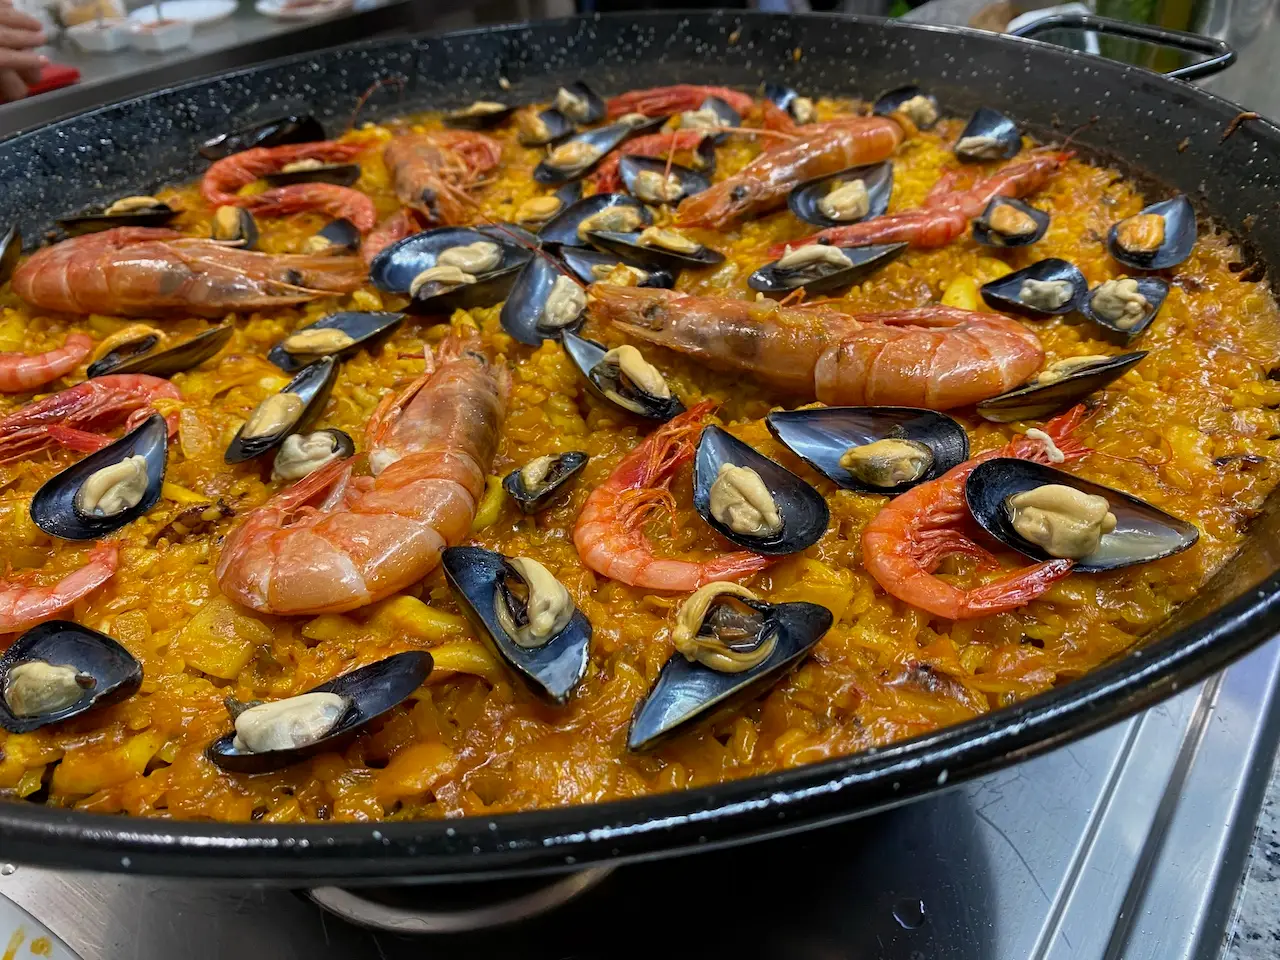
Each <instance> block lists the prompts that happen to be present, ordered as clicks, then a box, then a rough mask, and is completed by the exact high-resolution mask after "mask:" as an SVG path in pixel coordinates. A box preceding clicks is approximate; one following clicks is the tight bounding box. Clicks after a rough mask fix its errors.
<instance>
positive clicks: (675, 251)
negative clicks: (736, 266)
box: [587, 227, 724, 272]
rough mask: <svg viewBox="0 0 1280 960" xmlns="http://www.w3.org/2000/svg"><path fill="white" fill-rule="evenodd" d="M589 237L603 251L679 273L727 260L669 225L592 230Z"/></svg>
mask: <svg viewBox="0 0 1280 960" xmlns="http://www.w3.org/2000/svg"><path fill="white" fill-rule="evenodd" d="M587 238H588V239H589V240H590V241H591V243H592V244H593V245H595V246H596V247H599V248H600V249H601V250H608V251H609V252H610V253H616V254H617V255H618V256H620V257H624V258H625V259H627V260H631V261H633V262H635V263H641V264H644V265H645V266H647V267H657V268H660V269H666V270H671V271H675V272H678V271H680V270H686V269H696V268H698V267H714V266H715V265H716V264H718V263H723V262H724V254H723V253H720V252H719V251H718V250H712V249H711V248H710V247H708V246H705V245H704V244H703V243H701V242H700V241H698V240H694V239H693V238H692V237H690V236H688V235H686V234H684V233H681V232H680V231H679V230H673V229H670V228H667V227H646V228H645V229H643V230H640V231H638V232H630V233H621V232H618V231H615V230H592V231H590V232H589V233H588V234H587Z"/></svg>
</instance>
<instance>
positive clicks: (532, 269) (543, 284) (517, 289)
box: [500, 257, 590, 347]
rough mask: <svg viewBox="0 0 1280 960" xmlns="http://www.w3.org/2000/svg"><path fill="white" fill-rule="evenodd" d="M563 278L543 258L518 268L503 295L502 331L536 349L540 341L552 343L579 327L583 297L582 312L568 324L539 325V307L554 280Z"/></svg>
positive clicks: (581, 319)
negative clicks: (517, 272) (505, 294)
mask: <svg viewBox="0 0 1280 960" xmlns="http://www.w3.org/2000/svg"><path fill="white" fill-rule="evenodd" d="M564 275H565V271H564V270H562V269H561V268H560V266H559V265H558V264H557V263H555V262H553V261H552V260H550V259H549V258H547V257H534V258H533V259H532V260H530V261H529V262H528V263H526V264H525V265H524V266H523V267H521V268H520V274H519V276H517V277H516V280H515V283H514V284H513V285H512V287H511V291H510V292H509V293H508V294H507V302H506V303H504V304H503V305H502V314H501V317H500V320H501V323H502V329H504V330H506V331H507V333H509V334H511V336H513V337H515V338H516V339H517V340H519V341H520V342H521V343H525V344H528V345H529V346H531V347H536V346H538V345H539V344H541V343H542V341H543V340H555V339H556V338H557V337H559V336H560V334H561V332H562V331H564V330H576V329H578V328H579V327H581V326H582V322H583V319H584V318H585V317H586V306H585V295H584V300H583V303H584V305H583V309H582V310H581V311H580V312H579V313H578V316H577V317H576V318H575V319H574V320H572V321H571V322H570V323H567V324H565V325H564V326H563V327H550V326H545V325H544V323H543V308H544V307H545V306H546V303H547V298H548V297H549V296H550V294H551V291H552V288H554V287H555V284H556V281H557V280H558V279H559V278H560V277H561V276H564ZM570 280H571V281H572V280H573V278H572V277H571V278H570ZM573 282H574V286H575V288H578V289H580V284H578V283H577V282H576V281H573ZM587 282H590V281H587Z"/></svg>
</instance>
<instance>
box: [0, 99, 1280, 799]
mask: <svg viewBox="0 0 1280 960" xmlns="http://www.w3.org/2000/svg"><path fill="white" fill-rule="evenodd" d="M192 150H193V152H195V151H198V152H199V153H200V154H201V155H202V156H203V157H204V158H205V159H206V160H207V161H208V166H207V169H206V170H205V171H204V173H203V175H202V176H201V178H200V179H199V181H198V182H195V183H191V184H184V185H164V186H159V187H157V188H156V189H155V190H154V191H153V193H152V194H151V195H147V196H131V197H104V198H103V203H102V205H101V206H100V207H98V208H95V209H92V210H82V211H68V212H67V216H65V217H63V218H62V219H60V220H59V221H58V223H57V227H58V233H57V234H56V237H57V239H55V240H54V241H53V242H50V243H49V244H47V245H45V246H41V247H39V248H38V249H35V250H33V251H32V250H28V251H27V252H26V253H24V251H23V242H22V238H21V236H20V235H19V234H18V231H17V230H16V229H13V230H10V231H9V232H8V234H7V235H6V236H4V237H3V239H0V349H2V350H3V351H4V352H0V392H2V394H3V396H2V397H0V516H2V518H3V519H2V522H0V548H2V549H3V554H4V557H5V560H6V571H5V572H4V574H3V577H0V634H3V635H4V636H5V638H6V640H5V643H4V650H3V655H2V656H0V728H2V732H0V791H2V792H3V794H4V796H6V797H7V798H9V799H11V800H25V801H27V802H37V803H44V804H48V805H52V806H58V807H68V808H76V809H79V810H85V811H93V812H101V813H128V814H134V815H145V816H160V817H177V818H203V819H212V820H226V821H245V820H259V821H264V822H272V823H280V822H301V821H324V820H382V819H413V818H425V817H450V816H463V815H471V814H491V813H497V812H503V811H512V810H522V809H530V808H535V807H542V806H551V805H559V804H569V803H584V802H596V801H604V800H611V799H618V798H624V797H633V796H639V795H644V794H647V793H653V792H660V791H669V790H675V789H681V788H687V787H693V786H699V785H704V784H710V783H716V782H721V781H724V780H727V779H732V778H740V777H746V776H751V775H754V774H760V773H765V772H769V771H774V770H779V769H784V768H788V767H792V766H796V765H799V764H806V763H812V762H815V761H819V760H823V759H827V758H831V757H835V756H840V755H845V754H849V753H854V752H857V751H863V750H867V749H870V748H874V747H877V746H881V745H884V744H887V743H890V742H892V741H895V740H900V739H903V738H907V737H911V736H914V735H917V734H921V733H924V732H927V731H930V730H933V729H936V728H938V727H940V726H944V725H947V724H953V723H958V722H961V721H964V720H966V719H970V718H973V717H975V716H978V715H980V714H983V713H986V712H988V711H991V710H995V709H999V708H1000V707H1003V706H1006V705H1009V704H1011V703H1014V702H1016V701H1018V700H1021V699H1024V698H1027V697H1030V696H1033V695H1035V694H1037V693H1040V692H1043V691H1045V690H1048V689H1050V688H1052V687H1053V686H1055V685H1057V684H1060V683H1066V682H1069V681H1071V680H1072V679H1073V678H1075V677H1079V676H1080V675H1082V674H1084V673H1086V672H1088V671H1090V670H1092V669H1094V668H1096V667H1098V666H1099V665H1101V664H1103V663H1105V662H1107V661H1109V660H1112V659H1114V658H1116V657H1118V656H1121V655H1122V654H1124V653H1125V652H1126V651H1128V650H1130V649H1131V648H1133V647H1134V646H1135V645H1137V644H1139V643H1140V642H1141V640H1142V638H1143V636H1144V635H1145V634H1147V633H1149V632H1150V631H1151V630H1152V629H1153V628H1155V627H1156V626H1158V625H1159V624H1161V623H1162V622H1163V621H1165V620H1166V619H1167V618H1168V617H1169V616H1170V614H1171V612H1172V611H1173V610H1174V609H1175V608H1176V607H1177V606H1178V605H1179V604H1180V603H1182V602H1183V601H1185V600H1187V599H1188V598H1189V597H1191V596H1192V595H1193V594H1195V592H1196V591H1197V590H1198V589H1199V588H1200V587H1201V586H1202V585H1203V584H1204V583H1205V582H1206V580H1207V579H1208V578H1209V577H1210V576H1211V575H1212V574H1213V573H1214V571H1215V570H1217V569H1218V568H1219V567H1221V566H1222V564H1223V563H1224V562H1225V561H1226V560H1227V558H1229V557H1230V555H1231V554H1232V553H1233V552H1234V551H1235V550H1236V549H1237V547H1238V546H1239V545H1240V543H1241V541H1242V540H1243V538H1244V536H1245V532H1246V529H1247V526H1248V523H1249V520H1250V519H1251V517H1252V516H1253V515H1255V514H1256V513H1257V511H1258V510H1259V509H1260V508H1261V505H1262V503H1263V501H1264V499H1265V498H1266V496H1267V494H1268V493H1269V492H1270V491H1271V490H1272V488H1273V487H1274V486H1275V485H1276V482H1277V480H1280V472H1278V471H1277V467H1276V458H1275V445H1276V443H1277V442H1280V413H1278V412H1277V408H1280V380H1278V379H1276V377H1277V376H1280V375H1277V374H1275V373H1274V369H1275V364H1276V358H1277V355H1278V354H1280V315H1278V313H1277V306H1276V303H1275V301H1274V300H1273V298H1272V296H1271V294H1270V292H1269V290H1268V288H1267V286H1266V285H1265V283H1263V282H1261V278H1260V277H1258V276H1256V275H1254V273H1253V272H1252V271H1251V270H1250V269H1249V268H1248V266H1247V262H1246V258H1245V257H1244V256H1243V255H1242V254H1241V252H1240V250H1239V249H1238V247H1237V246H1236V245H1235V244H1234V243H1233V241H1232V239H1231V238H1230V237H1228V236H1226V235H1224V234H1222V233H1220V232H1218V231H1217V230H1215V229H1214V228H1213V227H1212V226H1211V225H1209V224H1206V223H1203V222H1200V223H1198V222H1197V219H1196V215H1195V210H1194V208H1193V206H1192V204H1191V203H1190V202H1189V201H1188V199H1187V198H1185V197H1181V196H1172V197H1163V198H1151V197H1144V196H1143V194H1142V193H1141V192H1140V191H1139V189H1138V187H1137V185H1136V184H1135V183H1134V182H1133V181H1132V180H1130V179H1128V178H1126V177H1125V176H1124V175H1123V174H1122V173H1120V172H1119V171H1117V170H1115V169H1111V168H1109V167H1107V166H1104V165H1100V164H1098V163H1094V162H1089V161H1087V160H1086V159H1084V158H1082V157H1080V156H1077V155H1075V154H1074V152H1073V151H1072V149H1071V146H1070V143H1069V142H1063V143H1057V144H1041V143H1037V142H1035V141H1033V140H1032V139H1031V138H1030V137H1028V136H1026V135H1025V133H1024V132H1023V131H1022V130H1021V129H1020V128H1019V126H1018V124H1017V123H1016V122H1015V121H1013V120H1012V119H1010V118H1008V117H1006V116H1003V115H1001V114H1000V113H998V112H996V111H993V110H990V109H986V108H983V109H979V110H978V111H977V112H975V113H974V114H973V115H972V116H971V117H968V118H951V117H947V116H944V115H943V114H942V112H941V110H940V107H939V104H938V103H937V101H936V99H935V98H934V97H932V96H931V95H930V94H929V92H928V91H923V90H919V89H916V88H914V87H907V88H902V89H899V90H893V91H889V92H887V93H885V94H883V95H881V96H879V97H878V98H876V99H875V100H874V101H868V102H859V101H853V100H836V99H826V98H817V97H811V96H807V95H806V94H805V92H804V91H797V90H793V89H789V88H785V87H780V86H773V85H766V86H764V87H762V88H760V89H756V90H734V89H728V88H724V87H705V86H692V85H680V86H673V87H663V88H657V89H650V90H637V91H629V92H624V93H621V94H619V95H616V96H613V97H608V98H606V97H602V96H600V95H599V93H598V92H597V91H595V90H593V89H592V88H591V87H590V86H588V85H587V84H584V83H572V84H567V85H566V86H564V87H562V88H560V89H559V90H558V91H557V93H556V95H555V97H554V99H553V100H551V101H548V102H542V103H535V104H527V103H513V102H512V103H509V102H499V101H478V102H475V103H472V104H469V105H465V106H459V107H458V108H456V109H454V110H451V111H448V112H433V113H423V114H417V115H409V116H404V117H401V118H398V119H394V120H388V121H383V122H377V123H375V122H360V123H354V122H353V124H352V125H351V126H350V127H348V128H347V129H344V130H338V129H334V128H333V127H332V125H331V128H330V129H326V128H325V126H324V125H322V124H321V123H320V122H319V121H317V120H316V119H315V118H313V117H310V116H290V117H280V118H275V119H271V120H269V121H267V122H263V123H259V124H256V125H253V126H249V127H245V128H243V129H236V130H232V131H229V132H227V133H226V134H224V135H222V136H219V137H216V138H214V139H211V140H209V141H207V142H205V143H200V144H192ZM1153 199H1154V200H1155V202H1151V201H1152V200H1153Z"/></svg>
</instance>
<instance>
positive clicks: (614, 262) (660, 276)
mask: <svg viewBox="0 0 1280 960" xmlns="http://www.w3.org/2000/svg"><path fill="white" fill-rule="evenodd" d="M560 259H561V260H562V261H564V265H565V266H566V267H568V268H569V269H570V270H571V271H573V274H574V276H576V277H577V278H578V279H579V280H581V281H582V282H583V283H615V282H617V280H618V279H619V278H620V277H622V276H624V275H625V276H626V277H627V279H628V281H629V282H631V283H633V284H634V285H635V286H637V287H665V288H667V289H670V288H671V287H673V286H675V282H676V278H675V274H674V273H672V272H671V271H670V270H654V269H652V268H649V267H642V266H640V265H639V264H637V263H628V262H627V261H626V260H625V259H623V258H621V257H619V256H617V255H616V254H612V253H604V252H602V251H600V250H589V249H586V248H583V247H564V248H562V249H561V250H560Z"/></svg>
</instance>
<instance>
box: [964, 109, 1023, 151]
mask: <svg viewBox="0 0 1280 960" xmlns="http://www.w3.org/2000/svg"><path fill="white" fill-rule="evenodd" d="M952 149H953V150H954V152H955V155H956V158H957V159H959V160H962V161H964V162H966V163H981V162H983V161H986V160H1008V159H1010V158H1012V157H1015V156H1017V154H1018V151H1019V150H1021V149H1022V133H1021V132H1020V131H1019V130H1018V125H1017V124H1016V123H1014V122H1013V121H1012V120H1010V119H1009V118H1008V117H1006V116H1005V115H1004V114H1003V113H1000V112H999V111H997V110H992V109H991V108H990V107H979V108H978V109H977V110H975V111H974V113H973V116H972V117H970V118H969V122H968V123H967V124H966V125H965V128H964V130H962V131H961V132H960V136H959V137H958V138H957V139H956V142H955V146H954V147H953V148H952Z"/></svg>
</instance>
